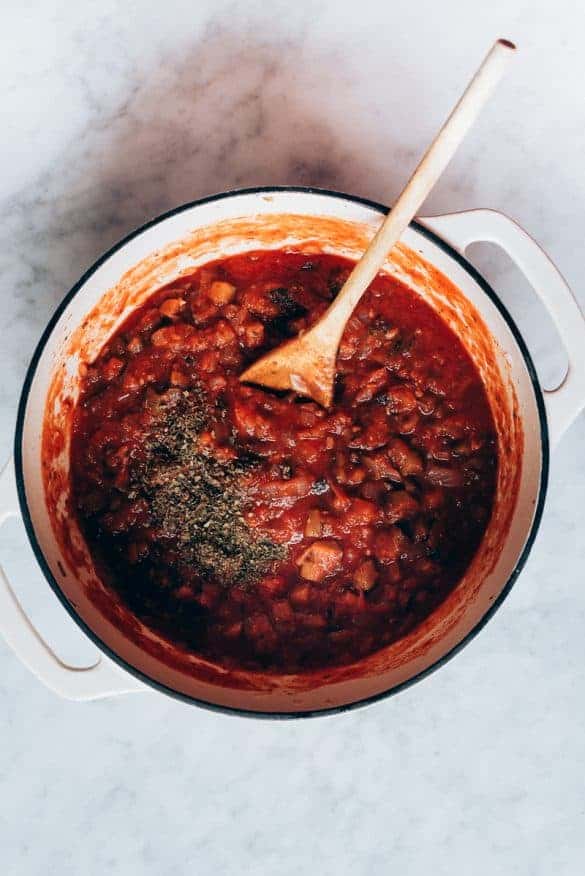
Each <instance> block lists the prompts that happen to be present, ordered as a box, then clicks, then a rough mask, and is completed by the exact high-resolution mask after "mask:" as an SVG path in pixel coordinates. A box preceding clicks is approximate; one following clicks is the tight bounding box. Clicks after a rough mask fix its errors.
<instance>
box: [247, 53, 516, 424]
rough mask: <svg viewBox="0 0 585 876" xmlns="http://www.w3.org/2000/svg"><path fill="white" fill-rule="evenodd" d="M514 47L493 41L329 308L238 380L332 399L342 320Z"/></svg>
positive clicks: (324, 400) (325, 402) (321, 401)
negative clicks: (457, 101)
mask: <svg viewBox="0 0 585 876" xmlns="http://www.w3.org/2000/svg"><path fill="white" fill-rule="evenodd" d="M515 49H516V47H515V45H514V43H511V42H509V41H508V40H498V41H497V42H496V43H494V45H493V46H492V48H491V50H490V51H489V52H488V54H487V55H486V57H485V59H484V61H483V63H482V64H481V66H480V68H479V69H478V71H477V72H476V74H475V76H474V77H473V79H472V80H471V82H470V83H469V85H468V86H467V88H466V90H465V91H464V93H463V95H462V96H461V98H460V100H459V103H458V104H457V105H456V106H455V108H454V109H453V111H452V112H451V115H450V116H449V118H448V119H447V121H446V122H445V124H444V125H443V127H442V128H441V130H440V131H439V133H438V134H437V136H436V137H435V139H434V140H433V142H432V143H431V145H430V146H429V148H428V149H427V151H426V153H425V154H424V156H423V158H422V159H421V162H420V164H419V165H418V167H417V168H416V170H415V171H414V173H413V175H412V176H411V178H410V180H409V181H408V183H407V184H406V186H405V188H404V190H403V191H402V194H401V195H400V197H399V198H398V200H397V201H396V203H395V204H394V206H393V207H392V209H391V211H390V212H389V213H388V215H387V216H386V218H385V219H384V221H383V223H382V225H381V226H380V228H379V229H378V231H377V232H376V235H375V236H374V238H373V239H372V242H371V243H370V245H369V246H368V248H367V250H366V251H365V253H364V254H363V256H362V257H361V259H360V260H359V262H358V263H357V264H356V266H355V268H354V269H353V271H352V272H351V274H350V275H349V277H348V278H347V280H346V282H345V284H344V286H343V288H342V289H341V291H340V292H339V294H338V295H337V297H336V298H335V300H334V301H333V302H332V304H331V306H330V307H329V308H328V309H327V311H326V312H325V313H324V314H323V316H322V317H321V318H320V319H319V320H317V322H316V323H315V324H314V325H313V326H312V327H311V328H310V329H309V330H308V331H306V332H304V333H301V334H300V335H299V336H298V337H297V338H293V339H292V340H290V341H287V342H286V343H284V344H282V345H281V346H279V347H277V348H276V349H274V350H271V351H270V352H269V353H267V354H266V355H265V356H262V357H261V358H260V359H258V361H257V362H255V363H254V364H253V365H251V366H250V368H248V369H246V371H244V373H243V374H242V375H241V376H240V380H241V381H245V382H247V383H257V384H260V385H261V386H267V387H270V388H271V389H293V390H295V391H296V392H298V393H300V394H301V395H306V396H309V397H310V398H313V399H314V400H315V401H317V402H319V404H321V405H323V407H326V408H328V407H330V406H331V403H332V401H333V390H334V383H335V362H336V358H337V348H338V347H339V342H340V341H341V337H342V335H343V331H344V329H345V324H346V323H347V320H348V319H349V317H350V316H351V314H352V313H353V311H354V309H355V307H356V305H357V303H358V302H359V300H360V298H361V297H362V295H363V294H364V292H365V291H366V289H367V288H368V286H369V285H370V283H371V282H372V280H373V279H374V277H375V276H376V274H377V273H378V271H379V270H380V268H381V267H382V265H383V264H384V262H385V261H386V258H387V257H388V253H389V252H390V250H391V249H392V247H393V246H394V244H395V243H396V242H397V241H398V239H399V238H400V235H401V234H402V232H403V231H404V229H405V228H406V227H407V226H408V224H409V223H410V221H411V219H412V218H413V217H414V215H415V214H416V212H417V210H418V209H419V207H420V206H421V204H422V203H423V201H424V200H425V198H426V197H427V195H428V194H429V192H430V191H431V189H432V187H433V186H434V184H435V183H436V181H437V180H438V179H439V177H440V176H441V174H442V173H443V171H444V169H445V168H446V166H447V164H448V163H449V161H450V160H451V158H452V157H453V155H454V153H455V150H456V149H457V147H458V146H459V144H460V143H461V142H462V140H463V138H464V137H465V135H466V134H467V132H468V130H469V129H470V127H471V126H472V124H473V122H474V121H475V119H476V118H477V116H478V115H479V112H480V110H481V109H482V108H483V106H484V104H485V103H486V101H487V99H488V98H489V96H490V94H491V93H492V91H493V89H494V88H495V86H496V85H497V83H498V82H499V80H500V78H501V77H502V74H503V73H504V71H505V69H506V67H507V65H508V62H509V61H510V59H511V58H512V56H513V54H514V51H515Z"/></svg>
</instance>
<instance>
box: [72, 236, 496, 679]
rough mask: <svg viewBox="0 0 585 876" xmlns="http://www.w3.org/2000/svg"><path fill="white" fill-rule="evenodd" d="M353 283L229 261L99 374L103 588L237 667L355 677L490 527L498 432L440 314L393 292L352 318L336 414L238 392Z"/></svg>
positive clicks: (145, 325)
mask: <svg viewBox="0 0 585 876" xmlns="http://www.w3.org/2000/svg"><path fill="white" fill-rule="evenodd" d="M351 266H352V265H351V263H350V262H349V261H347V260H345V259H342V258H339V257H336V256H331V255H307V254H303V253H300V252H296V251H270V252H253V253H248V254H244V255H238V256H234V257H231V258H226V259H225V260H222V261H217V262H214V263H210V264H207V265H205V266H204V267H202V268H200V269H199V270H197V271H196V272H194V273H193V274H192V275H190V276H186V277H183V278H182V279H180V280H178V281H177V282H174V283H172V284H171V285H169V286H166V287H165V288H163V289H162V290H159V291H158V292H157V293H156V294H155V295H154V296H153V297H152V298H151V299H150V300H149V301H148V302H147V303H146V304H145V305H144V306H142V307H141V308H139V309H138V310H136V311H135V312H134V313H133V314H132V315H131V317H130V318H129V319H128V320H127V321H126V323H125V324H124V325H123V326H122V327H121V328H120V330H119V331H118V332H117V333H116V334H115V335H114V337H113V338H112V339H111V340H110V341H109V343H108V344H107V346H106V347H105V348H104V350H103V351H102V353H101V354H100V356H99V358H98V359H97V361H95V362H94V363H93V364H92V365H91V366H89V367H87V369H86V372H85V373H84V378H83V391H82V394H81V397H80V400H79V403H78V405H77V408H76V411H75V421H74V438H73V446H72V480H73V490H74V496H75V501H76V504H77V509H78V513H79V518H80V522H81V525H82V528H83V530H84V533H85V535H86V538H87V541H88V544H89V546H90V549H91V550H92V552H93V554H94V558H95V560H96V563H97V564H98V567H99V568H100V570H101V572H102V574H103V576H104V580H105V581H106V582H107V583H108V584H109V586H110V587H111V588H113V589H114V590H115V591H117V592H118V594H119V595H120V597H121V598H122V600H123V601H124V602H125V603H126V605H127V606H128V607H129V608H130V610H131V611H132V612H133V613H134V614H135V615H137V616H138V617H139V618H140V619H141V620H142V621H143V622H144V623H146V624H147V625H149V626H150V627H152V628H154V629H156V630H158V631H159V632H160V633H162V634H163V635H164V636H166V637H167V638H169V639H171V640H172V641H173V642H175V643H176V644H177V645H179V646H181V647H183V648H186V649H190V650H193V651H195V652H197V653H200V654H202V655H204V656H206V657H208V658H209V659H211V660H213V661H216V662H219V663H222V664H224V665H232V666H240V667H249V668H252V669H255V668H256V669H264V670H272V671H276V672H298V671H302V670H305V669H311V668H319V667H324V666H332V665H339V664H343V663H348V662H351V661H354V660H356V659H359V658H360V657H363V656H365V655H367V654H369V653H371V652H373V651H375V650H376V649H379V648H380V647H382V646H384V645H387V644H389V643H391V642H393V641H395V640H396V639H398V638H400V637H401V636H403V635H404V634H405V633H407V632H408V631H410V630H412V629H413V628H414V627H415V626H416V625H417V624H418V623H419V622H420V621H421V620H422V619H423V618H425V617H426V616H428V615H429V613H430V612H432V611H433V609H435V608H436V606H437V605H438V604H439V603H440V602H441V601H442V600H444V598H445V597H446V595H447V594H448V593H449V591H450V590H451V589H452V588H453V586H454V585H455V583H456V582H457V581H458V579H459V578H460V577H461V575H462V574H463V572H464V571H465V569H466V567H467V566H468V564H469V562H470V560H471V559H472V557H473V555H474V553H475V551H476V550H477V547H478V545H479V543H480V541H481V538H482V535H483V533H484V531H485V528H486V526H487V523H488V521H489V518H490V514H491V510H492V503H493V498H494V490H495V481H496V474H497V450H496V438H495V430H494V423H493V420H492V416H491V412H490V408H489V404H488V401H487V398H486V395H485V392H484V389H483V386H482V383H481V380H480V378H479V375H478V373H477V372H476V370H475V367H474V365H473V363H472V361H471V359H470V358H469V356H468V354H467V353H466V351H465V349H464V348H463V346H462V344H461V343H460V341H459V340H458V339H457V337H456V336H455V335H454V333H453V332H452V331H451V330H450V329H449V328H448V326H447V325H446V324H445V323H444V322H443V321H442V320H441V318H440V317H439V316H438V315H437V314H436V313H435V311H434V310H433V309H432V308H431V307H430V306H429V305H427V304H426V303H425V302H424V301H423V300H422V299H421V298H420V297H419V296H418V295H417V294H416V293H414V292H412V291H411V290H409V289H408V288H407V287H405V286H404V285H402V284H401V283H400V282H398V281H397V280H396V279H393V278H390V277H386V276H380V277H378V278H377V279H376V281H375V282H374V283H373V284H372V287H371V288H370V289H369V291H368V293H367V294H366V295H365V296H364V298H363V299H362V301H361V303H360V305H359V307H358V308H357V310H356V312H355V314H354V315H353V317H352V318H351V320H350V322H349V324H348V326H347V328H346V331H345V334H344V337H343V340H342V343H341V347H340V350H339V356H338V363H337V367H338V379H337V388H336V395H335V403H334V406H333V407H332V409H331V410H330V411H325V410H324V409H322V408H320V407H319V406H318V405H316V404H315V403H314V402H312V401H308V400H306V399H303V398H299V397H297V396H295V395H294V394H292V393H290V394H283V393H280V394H277V393H273V392H268V391H265V390H263V389H260V388H258V387H253V386H245V385H242V384H241V383H240V382H239V380H238V375H239V374H240V373H241V372H242V370H243V369H244V368H245V367H246V366H247V365H248V364H249V363H250V362H251V361H252V360H254V359H255V358H256V357H258V356H259V355H261V354H262V353H263V352H265V351H266V350H267V349H269V348H270V347H272V346H274V345H276V344H278V343H280V342H282V340H283V339H285V338H288V337H291V336H294V335H296V334H297V333H298V332H299V331H302V330H303V329H305V328H306V327H307V326H308V325H310V323H311V322H312V321H314V320H315V319H316V318H317V317H318V316H319V315H320V314H321V313H322V312H323V311H324V310H325V309H326V308H327V306H328V305H329V303H330V301H331V299H332V298H333V297H334V296H335V295H336V293H337V292H338V290H339V289H340V288H341V285H342V284H343V282H344V280H345V278H346V277H347V275H348V273H349V271H350V269H351Z"/></svg>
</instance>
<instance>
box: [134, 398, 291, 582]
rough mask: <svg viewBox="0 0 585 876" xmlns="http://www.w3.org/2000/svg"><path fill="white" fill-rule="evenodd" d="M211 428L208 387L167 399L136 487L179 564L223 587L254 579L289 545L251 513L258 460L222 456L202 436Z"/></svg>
mask: <svg viewBox="0 0 585 876" xmlns="http://www.w3.org/2000/svg"><path fill="white" fill-rule="evenodd" d="M159 398H160V397H159ZM208 426H209V413H208V408H207V406H206V403H205V399H204V397H203V395H202V394H201V392H198V391H191V392H185V393H181V394H180V398H179V399H177V397H176V395H174V396H172V397H171V398H170V400H169V401H168V403H167V402H166V401H162V402H161V403H160V404H159V406H158V408H157V411H156V420H155V425H154V427H153V428H152V431H151V433H150V435H149V438H148V441H147V451H146V460H145V461H144V463H143V464H142V466H141V467H140V470H139V471H138V472H137V484H136V488H137V489H138V490H139V491H140V492H141V493H142V494H143V495H144V496H145V497H146V499H147V500H148V503H149V506H150V511H151V515H152V517H153V520H154V522H155V525H156V526H157V527H158V528H159V530H160V534H161V536H162V537H164V538H169V539H172V541H173V542H174V546H175V549H176V553H177V559H178V562H179V563H181V564H188V565H192V566H195V568H196V570H197V571H200V572H201V574H202V575H203V576H204V577H212V578H213V580H216V581H217V582H218V583H220V584H222V585H226V586H229V585H231V584H243V583H248V582H251V581H253V580H255V579H258V578H259V577H261V576H262V575H264V574H265V573H266V572H267V571H268V570H269V569H270V567H271V565H272V564H273V563H274V562H275V561H277V560H281V559H283V557H284V556H285V554H286V549H285V548H284V547H283V546H281V545H278V544H276V543H274V542H272V541H270V540H269V539H266V538H263V537H262V536H260V535H259V534H258V533H257V532H256V531H255V530H254V529H252V528H251V527H250V526H249V525H248V523H247V522H246V519H245V517H244V512H245V511H246V510H247V508H248V507H249V505H250V502H251V498H250V496H249V495H248V493H247V491H246V480H247V476H249V475H250V473H251V470H252V469H253V468H254V467H255V466H256V465H257V464H258V463H257V460H256V459H255V458H254V456H253V455H251V454H249V453H246V452H245V451H242V452H241V454H239V455H237V456H236V457H235V458H233V459H226V460H225V461H224V460H223V459H220V458H218V457H216V456H215V455H214V453H213V450H212V449H211V450H210V449H209V448H208V446H207V445H206V444H204V443H203V442H202V435H203V433H204V431H205V430H206V428H207V427H208Z"/></svg>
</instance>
